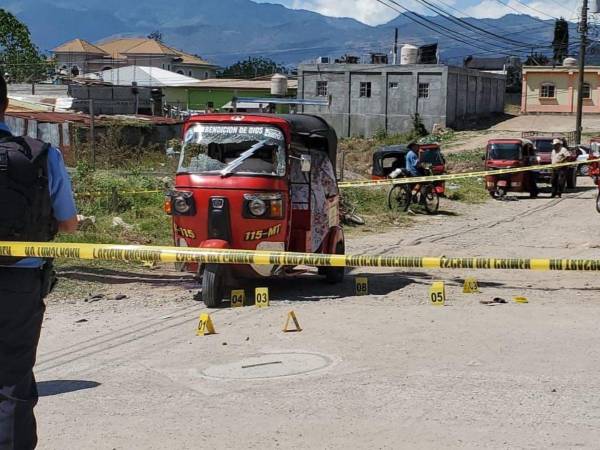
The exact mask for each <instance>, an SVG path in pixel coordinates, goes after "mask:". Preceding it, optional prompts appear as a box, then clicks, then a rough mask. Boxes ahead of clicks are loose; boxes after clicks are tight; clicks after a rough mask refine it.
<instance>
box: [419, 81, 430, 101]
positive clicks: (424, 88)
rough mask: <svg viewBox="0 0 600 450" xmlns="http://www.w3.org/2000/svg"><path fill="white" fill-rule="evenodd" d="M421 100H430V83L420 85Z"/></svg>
mask: <svg viewBox="0 0 600 450" xmlns="http://www.w3.org/2000/svg"><path fill="white" fill-rule="evenodd" d="M419 98H429V83H419Z"/></svg>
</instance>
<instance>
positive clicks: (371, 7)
mask: <svg viewBox="0 0 600 450" xmlns="http://www.w3.org/2000/svg"><path fill="white" fill-rule="evenodd" d="M255 1H258V2H263V3H267V2H268V3H280V4H282V5H285V6H287V7H289V8H297V9H308V10H310V11H316V12H319V13H321V14H325V15H328V16H334V17H353V18H355V19H357V20H360V21H361V22H364V23H368V24H371V25H377V24H381V23H385V22H387V21H389V20H391V19H393V18H394V17H395V16H396V15H397V13H396V12H394V11H393V10H392V9H390V8H387V7H385V6H383V5H381V4H379V3H377V1H376V0H255ZM396 1H398V3H400V4H402V5H404V6H406V7H408V8H411V9H413V10H414V11H416V12H420V13H426V10H425V9H424V8H423V7H422V6H419V4H418V3H416V2H415V1H414V0H396ZM388 3H389V2H388ZM433 3H436V4H437V5H443V4H446V5H452V6H453V7H454V8H457V9H459V10H460V11H462V12H463V14H462V15H463V16H472V17H478V18H482V17H490V18H497V17H502V16H504V15H506V14H510V13H512V14H516V13H517V11H519V12H521V13H523V14H529V15H532V16H537V17H540V18H543V19H549V18H551V17H559V16H563V17H565V18H566V19H570V20H576V18H577V12H576V11H577V9H578V8H581V6H578V5H580V2H579V0H481V1H477V0H434V1H433ZM502 4H508V6H503V5H502ZM525 5H527V6H525ZM515 10H516V11H515ZM451 12H452V13H453V14H456V15H460V14H458V13H457V12H456V11H452V10H451Z"/></svg>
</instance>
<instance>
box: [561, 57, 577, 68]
mask: <svg viewBox="0 0 600 450" xmlns="http://www.w3.org/2000/svg"><path fill="white" fill-rule="evenodd" d="M563 66H566V67H576V66H577V60H576V59H575V58H565V59H564V61H563Z"/></svg>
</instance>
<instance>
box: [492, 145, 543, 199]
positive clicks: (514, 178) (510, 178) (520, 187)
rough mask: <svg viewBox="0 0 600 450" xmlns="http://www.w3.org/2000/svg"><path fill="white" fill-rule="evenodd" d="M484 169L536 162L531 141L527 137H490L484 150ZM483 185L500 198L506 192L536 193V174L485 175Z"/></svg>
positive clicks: (522, 165)
mask: <svg viewBox="0 0 600 450" xmlns="http://www.w3.org/2000/svg"><path fill="white" fill-rule="evenodd" d="M484 160H485V170H494V169H510V168H516V167H527V166H532V165H535V164H536V163H537V159H536V155H535V150H534V148H533V143H532V142H531V141H530V140H528V139H518V138H517V139H491V140H490V141H488V144H487V148H486V152H485V157H484ZM485 187H486V189H487V190H488V191H489V193H490V195H491V196H492V197H494V198H502V197H504V196H505V195H506V193H507V192H529V195H530V196H531V197H532V198H534V197H537V195H538V187H537V183H536V174H534V173H532V172H531V171H528V172H517V173H508V174H498V175H487V176H486V177H485Z"/></svg>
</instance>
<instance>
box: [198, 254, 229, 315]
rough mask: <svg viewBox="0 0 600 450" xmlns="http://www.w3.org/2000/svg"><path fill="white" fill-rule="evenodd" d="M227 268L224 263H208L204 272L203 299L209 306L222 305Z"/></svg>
mask: <svg viewBox="0 0 600 450" xmlns="http://www.w3.org/2000/svg"><path fill="white" fill-rule="evenodd" d="M224 270H225V268H224V267H223V265H222V264H207V265H206V267H205V268H204V272H203V274H202V301H203V302H204V304H205V305H206V306H207V308H218V307H219V306H221V303H222V302H223V297H224V291H225V273H224Z"/></svg>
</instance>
